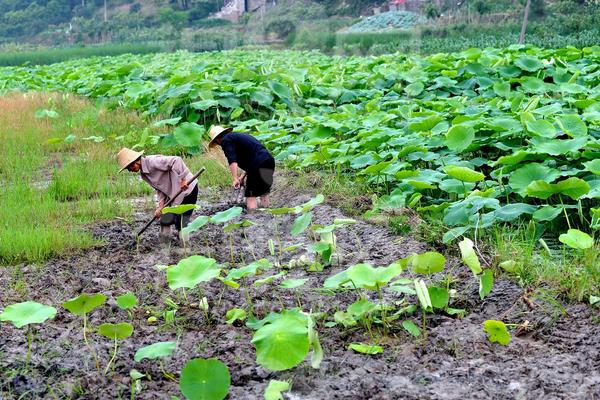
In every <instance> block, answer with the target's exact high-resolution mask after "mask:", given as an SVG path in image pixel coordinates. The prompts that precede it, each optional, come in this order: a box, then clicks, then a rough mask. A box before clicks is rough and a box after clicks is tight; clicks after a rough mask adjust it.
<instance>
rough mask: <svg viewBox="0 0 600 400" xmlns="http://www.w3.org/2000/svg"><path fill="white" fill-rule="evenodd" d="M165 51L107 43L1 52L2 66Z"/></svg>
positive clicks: (0, 63)
mask: <svg viewBox="0 0 600 400" xmlns="http://www.w3.org/2000/svg"><path fill="white" fill-rule="evenodd" d="M159 51H163V47H162V46H159V45H156V44H149V43H130V44H107V45H101V46H86V47H82V46H76V47H64V48H55V49H40V50H29V51H11V52H0V66H15V65H24V64H30V65H43V64H53V63H57V62H61V61H66V60H73V59H76V58H86V57H95V56H116V55H120V54H126V53H131V54H147V53H156V52H159Z"/></svg>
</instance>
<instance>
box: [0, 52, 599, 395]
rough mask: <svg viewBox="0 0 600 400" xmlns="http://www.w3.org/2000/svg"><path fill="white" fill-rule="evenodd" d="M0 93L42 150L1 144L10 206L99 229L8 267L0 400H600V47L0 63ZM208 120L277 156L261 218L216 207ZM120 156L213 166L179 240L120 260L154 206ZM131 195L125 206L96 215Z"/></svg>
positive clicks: (149, 241)
mask: <svg viewBox="0 0 600 400" xmlns="http://www.w3.org/2000/svg"><path fill="white" fill-rule="evenodd" d="M0 88H1V90H2V91H3V92H5V93H4V94H5V96H4V97H3V98H4V99H8V100H3V101H5V103H3V104H12V103H11V101H13V102H15V103H17V105H18V106H19V107H21V108H20V110H21V111H20V112H19V113H16V112H15V113H14V114H18V115H15V116H14V118H15V120H16V121H17V123H16V124H15V126H16V127H18V126H19V124H23V123H24V122H23V121H27V120H31V119H35V120H36V121H37V125H36V126H38V127H41V128H40V129H41V130H40V132H41V133H40V135H45V136H41V137H42V138H43V140H38V137H37V136H35V135H32V136H31V137H29V138H25V136H26V135H31V132H29V131H33V128H27V129H25V128H23V129H24V132H25V133H24V134H23V137H22V138H21V137H19V135H16V136H15V135H13V136H10V133H9V136H7V137H9V138H12V140H14V141H15V143H17V144H16V145H14V146H13V145H11V146H13V147H10V149H11V150H10V151H7V157H13V158H12V159H13V160H17V161H19V160H21V159H23V160H24V161H22V160H21V161H22V162H21V161H19V163H18V165H17V166H16V167H14V168H13V167H11V165H10V162H5V163H0V172H2V173H3V174H4V170H5V171H6V172H7V173H6V174H5V175H6V178H5V177H4V176H0V178H2V179H3V180H0V186H5V187H6V190H7V192H8V190H9V189H10V190H14V191H16V195H15V199H16V200H13V201H12V203H13V205H14V203H19V202H20V201H21V197H22V196H33V197H27V198H28V199H29V198H31V199H39V198H42V197H39V198H38V197H35V196H38V194H39V193H43V196H46V195H47V196H50V197H51V199H50V200H51V201H52V203H51V205H52V206H51V207H49V208H51V209H52V210H51V211H52V212H54V209H57V210H60V212H59V213H56V212H54V214H52V215H55V214H60V213H62V214H63V215H59V217H63V218H64V219H65V220H68V222H69V223H73V221H78V219H77V218H79V217H80V215H81V214H83V215H86V216H88V219H82V220H83V221H84V222H85V223H86V224H87V225H85V229H87V230H88V231H91V232H92V234H91V236H90V240H89V242H85V243H84V244H82V245H81V246H80V247H79V248H77V247H75V246H74V249H68V251H67V250H65V251H64V254H63V253H61V252H58V251H57V253H59V254H51V256H46V254H44V256H43V257H41V256H40V258H27V257H30V256H29V255H26V256H22V255H20V254H17V255H14V257H13V258H8V257H7V256H2V255H1V254H0V256H2V258H0V261H3V262H6V261H7V260H8V261H7V262H6V264H8V267H6V268H4V267H2V268H0V288H2V291H3V293H5V296H6V299H5V298H2V297H0V329H2V331H1V332H5V331H4V330H5V329H6V332H8V334H4V335H0V372H2V371H5V372H4V374H2V373H0V398H4V397H3V396H4V395H6V396H7V398H13V397H15V398H29V397H27V396H31V398H131V399H134V398H147V399H155V398H165V399H174V398H177V397H175V396H176V395H177V396H183V397H185V398H187V399H194V400H196V399H201V400H222V399H224V398H228V399H258V398H265V399H267V400H277V399H307V400H308V399H325V398H327V399H329V398H331V399H367V398H368V399H396V398H407V399H422V398H452V399H460V398H546V397H553V398H554V397H555V398H578V399H579V398H581V399H584V398H595V397H597V396H600V389H599V387H598V383H597V382H599V381H600V376H599V375H598V372H597V371H596V370H597V368H596V367H597V365H596V364H597V361H598V350H597V349H598V346H599V345H600V325H598V315H597V309H596V308H594V307H597V305H598V304H600V297H599V296H598V290H599V286H600V284H599V282H600V279H599V278H598V277H599V276H600V273H599V272H598V271H599V270H598V268H599V266H598V261H599V257H598V252H597V248H598V244H597V230H598V229H599V228H600V206H598V199H599V198H600V47H597V46H596V47H592V48H584V49H576V48H563V49H556V50H548V49H540V48H534V47H527V46H512V47H508V48H505V49H492V48H486V49H475V48H472V49H468V50H465V51H463V52H460V53H452V54H436V55H432V56H429V57H420V56H414V55H402V54H394V55H385V56H379V57H366V58H361V57H346V58H340V57H332V56H326V55H323V54H321V53H318V52H293V51H254V52H249V51H228V52H215V53H202V54H194V53H188V52H177V53H173V54H155V55H136V56H133V55H123V56H117V57H106V58H99V57H97V58H89V59H80V60H75V61H68V62H63V63H59V64H52V65H47V66H23V67H10V68H1V69H0ZM8 92H19V93H21V92H37V93H38V94H35V95H34V94H32V93H27V94H26V95H22V94H17V95H15V94H12V96H13V97H11V94H10V93H8ZM57 92H58V93H62V96H61V95H57V94H56V93H57ZM39 93H51V94H48V95H40V94H39ZM74 95H76V96H74ZM39 96H41V97H39ZM44 96H48V97H44ZM82 99H92V100H95V101H96V103H97V104H96V105H91V104H89V103H88V100H82ZM28 102H31V103H35V104H34V105H33V106H32V105H31V104H27V103H28ZM69 102H71V103H69ZM69 104H70V105H69ZM40 105H43V106H40ZM32 107H33V108H32ZM33 109H35V112H32V110H33ZM98 110H100V111H98ZM95 113H97V115H95ZM111 113H114V114H111ZM111 115H112V116H113V117H112V118H114V119H115V121H117V120H118V121H117V122H118V124H117V122H115V123H114V125H110V127H111V128H110V129H109V128H106V129H103V128H102V127H103V126H104V125H109V124H110V119H111ZM0 117H3V116H0ZM4 117H6V116H4ZM19 118H20V119H19ZM9 120H10V119H9ZM91 120H93V121H95V125H90V126H94V127H95V129H94V130H91V129H85V128H82V126H81V124H82V123H83V124H84V126H86V125H85V124H86V123H88V122H89V121H91ZM82 121H83V122H82ZM217 123H218V124H221V125H225V126H229V125H231V126H233V127H234V129H235V130H236V131H241V132H249V133H252V134H253V135H255V136H256V137H257V138H258V139H259V140H260V141H262V142H263V143H265V144H266V146H267V147H269V149H270V150H271V151H272V153H273V154H274V155H275V156H276V159H277V161H278V167H277V172H276V179H275V185H274V190H273V193H272V205H273V207H272V208H269V209H262V210H260V211H258V212H253V213H252V212H251V213H244V212H243V209H242V208H241V207H239V206H238V205H237V199H236V202H232V201H231V199H230V198H229V197H230V196H229V193H227V189H226V188H229V185H230V181H229V179H230V178H229V176H228V175H227V171H225V172H223V171H224V170H223V169H222V168H220V167H219V168H216V167H214V164H207V163H209V162H213V163H215V164H217V162H216V161H215V160H214V159H211V158H210V155H209V154H207V153H206V152H205V151H204V148H203V146H202V143H203V142H205V140H206V139H207V138H208V133H207V132H208V129H209V128H210V126H212V125H213V124H217ZM5 124H6V122H5ZM0 125H1V124H0ZM27 126H29V125H27ZM11 129H12V126H11V128H8V130H11ZM15 129H16V128H15ZM5 130H6V129H4V127H2V126H0V139H2V138H3V137H4V136H3V135H7V134H6V132H5ZM28 132H29V133H28ZM82 132H85V133H84V134H82ZM19 140H22V144H20V143H21V142H20V141H19ZM19 146H27V147H23V148H26V149H29V150H28V151H30V152H31V153H35V156H36V157H37V158H35V160H34V159H33V157H32V160H34V161H30V160H29V159H27V156H26V155H23V154H24V153H25V152H24V151H22V150H21V149H20V148H19ZM122 146H129V147H133V148H135V149H144V150H146V152H147V154H151V153H152V152H154V151H156V152H164V153H170V154H180V155H183V156H186V162H189V165H190V166H191V168H190V169H195V170H197V169H196V168H199V166H200V165H202V166H204V165H205V164H206V165H208V168H207V172H206V173H205V174H204V175H203V176H202V177H201V179H199V184H200V196H199V200H198V204H197V205H184V206H174V207H169V208H167V209H164V210H163V213H173V214H178V213H183V212H185V211H187V210H190V209H194V218H193V220H192V222H191V223H190V224H189V225H188V226H187V227H186V228H184V229H183V233H184V234H185V235H184V236H182V237H181V238H178V239H175V238H174V239H169V240H170V241H171V242H170V244H171V245H172V244H173V243H175V244H176V245H173V246H164V247H161V248H158V247H157V243H158V232H157V230H156V229H154V230H153V229H149V230H148V231H147V233H146V234H145V236H144V237H143V238H141V239H140V238H138V240H137V243H136V244H137V247H136V248H132V247H127V245H126V244H124V243H129V244H130V243H131V242H132V240H131V239H132V237H133V236H132V232H135V227H136V226H141V225H142V224H143V223H145V222H146V221H147V220H148V216H149V215H150V212H149V211H148V210H149V209H150V206H148V204H145V203H144V201H145V200H147V198H149V197H150V193H149V192H148V191H146V192H144V191H143V190H142V189H139V188H138V186H139V185H138V184H140V183H139V182H138V181H137V180H134V179H137V177H132V176H130V175H127V174H117V173H116V171H117V168H116V163H114V161H113V160H112V159H110V160H108V161H107V159H108V158H110V157H113V153H114V151H115V149H118V148H120V147H122ZM44 152H46V153H44ZM53 157H54V158H53ZM90 159H91V160H93V163H92V162H91V161H89V160H90ZM49 160H50V161H51V162H52V163H53V164H52V170H51V171H50V172H48V167H44V165H46V164H47V163H48V162H49ZM45 163H46V164H45ZM86 163H87V164H86ZM103 163H104V164H103ZM113 164H114V165H113ZM11 168H13V169H11ZM27 168H30V169H31V171H33V172H31V171H30V172H31V175H26V174H25V172H23V174H24V175H23V176H24V177H25V178H21V175H19V173H20V171H18V169H23V170H25V169H27ZM44 168H46V169H44ZM69 168H73V169H69ZM103 168H105V169H106V170H103ZM3 169H4V170H3ZM39 171H43V173H44V174H45V175H44V179H47V181H48V182H47V184H39V182H37V186H36V185H30V183H31V182H34V181H35V179H34V178H33V177H34V176H35V177H39V175H40V174H39ZM106 171H108V172H106ZM215 171H218V172H215ZM36 174H37V175H36ZM102 174H105V175H106V176H104V175H102ZM13 175H14V176H15V177H16V178H14V179H13V178H11V176H13ZM126 175H127V176H126ZM69 177H70V178H71V179H69ZM130 178H131V179H130ZM11 179H13V180H11ZM61 179H62V180H61ZM302 180H303V181H302ZM19 181H22V182H19ZM92 181H93V182H95V185H92V184H91V183H90V182H92ZM104 181H109V183H107V184H105V182H104ZM299 181H302V182H304V186H302V184H301V183H298V182H299ZM323 181H326V182H329V183H331V182H334V183H339V185H340V186H339V187H337V188H338V189H339V190H340V191H339V192H336V191H335V190H333V191H332V193H326V195H323V194H322V193H320V191H321V190H322V189H324V188H327V187H329V186H327V185H326V184H324V183H323ZM61 182H62V184H61ZM215 182H216V183H215ZM42 183H44V182H42ZM19 185H21V186H19ZM77 185H80V186H77ZM110 185H114V186H110ZM136 185H138V186H136ZM344 185H347V186H344ZM30 186H35V187H30ZM13 187H15V188H13ZM343 190H346V192H343ZM361 190H364V191H366V193H368V201H367V204H368V205H367V207H366V208H367V210H364V209H362V208H361V204H360V200H361V199H362V200H364V199H363V198H364V197H367V196H365V193H362V192H361ZM84 191H85V193H84ZM353 192H360V193H353ZM100 194H102V195H104V196H105V197H101V196H100ZM115 194H117V195H119V196H120V198H119V199H115V198H114V197H110V196H116V195H115ZM346 194H348V197H351V199H349V200H348V199H347V200H348V201H350V200H351V201H355V203H352V204H353V205H354V206H356V207H355V208H356V210H355V211H356V212H354V213H353V214H352V215H347V213H345V212H343V211H342V210H340V208H339V207H338V206H337V204H338V203H336V200H339V199H336V196H339V197H343V196H344V195H346ZM84 195H85V196H88V198H85V199H84V200H86V201H90V202H89V203H81V204H79V203H77V201H80V200H81V198H82V197H85V196H84ZM5 198H8V195H5V197H2V195H0V205H2V201H6V200H4V199H5ZM99 199H100V200H106V202H107V203H108V204H109V206H106V203H99V202H97V203H92V201H95V200H99ZM43 200H44V201H50V200H49V199H48V198H45V197H44V198H43ZM40 201H41V200H40ZM119 201H120V202H121V204H123V203H125V204H129V205H136V207H137V208H139V209H137V210H136V211H135V212H134V211H132V210H130V211H129V212H128V213H127V212H125V211H124V216H121V214H119V213H117V211H115V210H113V211H114V213H111V214H107V215H108V217H106V218H104V219H101V218H100V217H98V216H97V215H96V214H89V215H91V216H89V215H88V214H85V213H86V212H89V213H92V212H93V211H97V209H99V208H101V207H114V208H115V209H116V206H113V204H117V203H119ZM6 203H7V204H8V201H6ZM40 204H41V203H40ZM44 204H45V203H44ZM77 204H79V206H78V207H79V208H77V207H75V205H77ZM82 204H83V205H82ZM17 205H18V204H17ZM55 205H56V206H55ZM0 208H2V207H0ZM40 208H41V206H40ZM359 209H360V210H359ZM127 210H129V209H127ZM30 214H31V215H34V214H35V213H34V212H30ZM98 215H100V213H98ZM399 216H400V217H402V218H408V219H409V218H413V219H414V220H418V223H419V224H420V225H419V226H421V227H423V226H425V231H426V232H428V233H426V234H424V233H423V232H421V233H418V234H417V231H416V229H415V230H411V229H412V227H410V228H409V230H408V231H405V232H402V233H403V234H399V233H398V232H397V231H395V230H393V229H392V226H393V223H392V222H393V221H397V220H398V218H400V217H399ZM407 216H408V217H407ZM24 219H26V218H24ZM382 220H383V221H384V223H383V224H382V223H381V221H382ZM32 221H33V220H32ZM24 225H27V224H24ZM31 225H32V229H34V230H35V229H36V226H37V225H39V223H38V222H35V221H34V222H31ZM7 226H8V225H7ZM440 227H441V229H439V230H438V228H440ZM0 228H1V227H0ZM152 228H156V227H152ZM427 228H429V229H430V230H427ZM15 229H16V228H15ZM506 231H508V232H513V233H514V232H525V234H526V235H528V238H527V240H528V243H530V244H531V243H532V244H531V246H532V247H529V248H528V249H529V250H528V251H530V254H528V255H527V256H528V257H529V258H528V259H527V260H528V262H529V263H530V264H525V263H524V262H522V260H523V257H524V255H523V254H520V252H519V251H515V249H517V250H520V249H525V247H516V245H514V244H513V243H511V242H510V240H508V239H503V238H504V236H502V232H506ZM77 232H79V231H77ZM0 233H2V231H1V230H0ZM494 234H495V236H496V237H495V238H494ZM425 235H429V239H430V240H427V238H426V237H425ZM15 236H16V235H15ZM0 237H6V236H0ZM508 237H509V238H513V237H514V236H510V235H509V236H508ZM95 239H99V241H97V242H94V240H95ZM494 240H495V241H494ZM493 246H497V247H495V248H494V247H493ZM81 249H85V251H84V250H81ZM71 250H72V251H71ZM79 250H81V251H79ZM521 253H522V252H521ZM53 256H55V257H53ZM19 257H21V258H19ZM559 259H560V260H562V261H560V262H559V261H556V260H559ZM11 263H12V264H11ZM571 263H573V265H571ZM558 266H560V268H559V267H558ZM528 268H531V269H528ZM534 268H538V269H536V270H535V271H537V272H536V273H538V275H536V276H539V277H543V278H544V279H545V280H544V279H541V278H540V279H539V281H535V279H534V278H533V276H534V275H535V273H534V272H533V271H534ZM541 269H543V271H542V272H539V271H540V270H541ZM544 274H545V275H544ZM569 285H570V286H569ZM565 288H569V289H565ZM573 288H574V289H573ZM553 290H555V291H553ZM7 299H10V301H9V300H7ZM573 300H575V302H576V303H571V304H569V305H565V304H566V303H567V302H568V301H573ZM583 300H585V301H586V302H589V303H590V304H589V305H588V304H582V303H581V301H583ZM532 371H534V372H535V373H534V372H532Z"/></svg>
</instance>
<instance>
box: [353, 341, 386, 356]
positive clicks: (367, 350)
mask: <svg viewBox="0 0 600 400" xmlns="http://www.w3.org/2000/svg"><path fill="white" fill-rule="evenodd" d="M348 348H349V349H350V350H354V351H356V352H357V353H362V354H369V355H374V354H381V353H383V348H382V347H381V346H377V345H374V344H365V343H350V344H349V345H348Z"/></svg>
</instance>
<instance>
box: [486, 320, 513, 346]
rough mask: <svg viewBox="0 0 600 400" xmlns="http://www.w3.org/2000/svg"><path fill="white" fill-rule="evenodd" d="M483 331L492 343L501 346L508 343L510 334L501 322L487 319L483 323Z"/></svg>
mask: <svg viewBox="0 0 600 400" xmlns="http://www.w3.org/2000/svg"><path fill="white" fill-rule="evenodd" d="M483 330H484V331H485V332H487V334H488V339H489V341H490V342H492V343H499V344H501V345H503V346H506V345H508V344H509V343H510V333H508V330H507V329H506V325H505V324H504V322H502V321H496V320H493V319H488V320H487V321H485V322H484V323H483Z"/></svg>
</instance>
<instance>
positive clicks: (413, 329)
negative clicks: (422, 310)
mask: <svg viewBox="0 0 600 400" xmlns="http://www.w3.org/2000/svg"><path fill="white" fill-rule="evenodd" d="M402 328H404V330H406V331H407V332H408V333H410V334H411V335H412V336H414V337H416V338H417V337H419V336H421V330H420V329H419V327H418V326H417V325H416V324H415V323H414V322H412V321H409V320H404V321H402Z"/></svg>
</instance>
